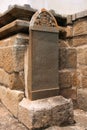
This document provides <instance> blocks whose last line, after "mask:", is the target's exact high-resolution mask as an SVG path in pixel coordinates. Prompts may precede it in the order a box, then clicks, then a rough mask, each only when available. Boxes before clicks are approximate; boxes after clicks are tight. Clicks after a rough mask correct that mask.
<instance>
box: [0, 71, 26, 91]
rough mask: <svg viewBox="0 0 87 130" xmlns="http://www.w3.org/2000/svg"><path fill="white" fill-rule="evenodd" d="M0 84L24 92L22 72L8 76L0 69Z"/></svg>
mask: <svg viewBox="0 0 87 130" xmlns="http://www.w3.org/2000/svg"><path fill="white" fill-rule="evenodd" d="M0 84H3V85H4V86H6V87H8V88H10V89H17V90H24V72H23V71H21V72H19V73H12V74H8V73H7V72H5V71H4V70H3V69H0Z"/></svg>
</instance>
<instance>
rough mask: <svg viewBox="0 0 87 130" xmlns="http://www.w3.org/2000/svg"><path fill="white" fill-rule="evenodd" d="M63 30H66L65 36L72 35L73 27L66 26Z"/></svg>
mask: <svg viewBox="0 0 87 130" xmlns="http://www.w3.org/2000/svg"><path fill="white" fill-rule="evenodd" d="M65 30H66V38H69V37H72V36H73V27H72V26H67V27H66V29H65Z"/></svg>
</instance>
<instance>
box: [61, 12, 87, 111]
mask: <svg viewBox="0 0 87 130" xmlns="http://www.w3.org/2000/svg"><path fill="white" fill-rule="evenodd" d="M63 29H64V28H63ZM64 30H65V32H66V33H64V31H62V33H63V34H64V35H62V37H61V35H60V43H59V46H60V50H59V69H60V70H59V73H60V74H59V83H60V84H59V86H60V94H62V95H63V96H64V97H66V98H70V97H71V98H72V99H73V101H74V103H76V104H77V105H78V107H80V108H82V109H84V107H85V110H87V106H86V105H85V102H84V100H86V91H87V90H86V88H87V12H86V11H85V12H81V13H77V14H74V15H71V16H68V17H67V27H65V29H64ZM84 89H85V91H84ZM84 92H85V93H84ZM83 97H84V98H83ZM76 104H75V105H76Z"/></svg>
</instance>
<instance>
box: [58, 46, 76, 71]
mask: <svg viewBox="0 0 87 130" xmlns="http://www.w3.org/2000/svg"><path fill="white" fill-rule="evenodd" d="M76 66H77V51H76V49H73V48H60V50H59V68H60V69H65V68H72V69H75V68H76Z"/></svg>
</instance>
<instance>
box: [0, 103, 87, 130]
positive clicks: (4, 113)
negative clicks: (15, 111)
mask: <svg viewBox="0 0 87 130" xmlns="http://www.w3.org/2000/svg"><path fill="white" fill-rule="evenodd" d="M74 113H75V121H76V124H75V125H73V126H66V127H57V126H54V127H50V128H48V129H45V130H87V112H84V111H82V110H75V111H74ZM0 130H29V129H27V128H26V127H25V126H24V125H22V124H21V123H19V122H18V120H17V119H15V118H14V117H13V116H12V114H11V113H10V112H9V111H8V110H7V109H6V108H5V107H4V105H3V104H1V103H0Z"/></svg>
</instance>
